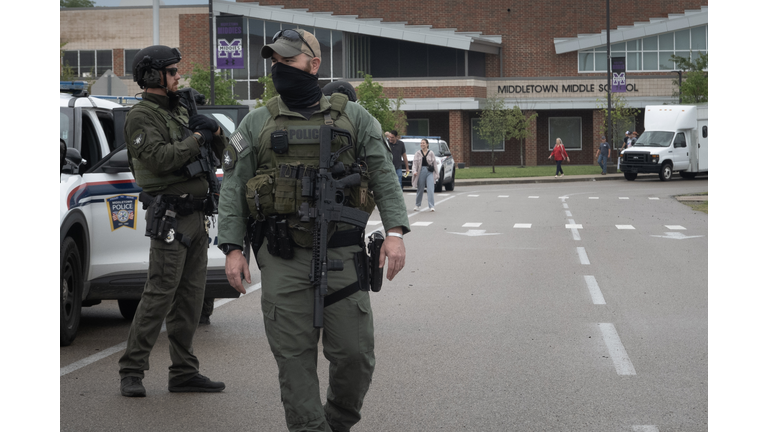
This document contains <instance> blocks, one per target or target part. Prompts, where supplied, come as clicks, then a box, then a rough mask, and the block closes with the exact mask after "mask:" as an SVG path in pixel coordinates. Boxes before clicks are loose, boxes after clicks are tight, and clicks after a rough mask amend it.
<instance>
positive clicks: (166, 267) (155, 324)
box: [119, 211, 208, 385]
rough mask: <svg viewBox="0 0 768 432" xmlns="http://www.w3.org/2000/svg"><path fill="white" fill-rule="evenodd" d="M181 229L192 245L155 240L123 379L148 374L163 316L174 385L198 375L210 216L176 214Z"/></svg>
mask: <svg viewBox="0 0 768 432" xmlns="http://www.w3.org/2000/svg"><path fill="white" fill-rule="evenodd" d="M176 220H177V223H178V227H177V229H176V231H177V232H180V233H182V234H183V235H184V236H185V237H189V238H190V240H191V241H192V243H191V244H190V246H189V247H188V248H187V247H186V246H184V245H183V244H181V242H179V241H178V240H174V241H173V242H172V243H170V244H168V243H166V242H165V241H164V240H151V245H150V248H149V271H148V273H147V283H146V285H144V292H143V293H142V294H141V301H140V302H139V306H138V308H137V309H136V315H135V316H134V317H133V323H131V330H130V332H129V334H128V346H127V348H126V350H125V354H123V356H122V357H121V358H120V362H119V365H120V378H125V377H127V376H136V377H139V378H143V377H144V371H145V370H148V369H149V353H150V351H152V347H153V346H154V345H155V342H156V341H157V337H158V335H159V334H160V330H161V328H162V325H163V320H165V322H166V329H167V331H168V341H169V342H170V347H169V348H170V352H171V363H172V364H171V366H170V367H169V368H168V369H169V372H168V383H169V385H176V384H181V383H183V382H184V381H186V380H188V379H190V378H192V377H193V376H195V374H197V373H198V367H199V363H198V361H197V357H195V355H194V354H193V352H192V339H193V337H194V336H195V330H197V326H198V323H199V321H200V310H201V309H202V307H203V296H204V295H205V279H206V270H207V266H208V233H207V232H206V230H205V216H204V215H203V213H202V212H199V211H198V212H194V213H193V214H191V215H188V216H179V215H177V216H176Z"/></svg>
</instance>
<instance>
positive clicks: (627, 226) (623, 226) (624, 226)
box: [616, 225, 635, 230]
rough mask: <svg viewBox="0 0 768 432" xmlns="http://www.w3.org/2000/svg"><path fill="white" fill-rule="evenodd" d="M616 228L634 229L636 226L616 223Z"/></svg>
mask: <svg viewBox="0 0 768 432" xmlns="http://www.w3.org/2000/svg"><path fill="white" fill-rule="evenodd" d="M616 228H617V229H620V230H633V229H635V227H633V226H632V225H616Z"/></svg>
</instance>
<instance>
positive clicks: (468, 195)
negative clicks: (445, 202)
mask: <svg viewBox="0 0 768 432" xmlns="http://www.w3.org/2000/svg"><path fill="white" fill-rule="evenodd" d="M467 196H468V197H479V196H480V195H467Z"/></svg>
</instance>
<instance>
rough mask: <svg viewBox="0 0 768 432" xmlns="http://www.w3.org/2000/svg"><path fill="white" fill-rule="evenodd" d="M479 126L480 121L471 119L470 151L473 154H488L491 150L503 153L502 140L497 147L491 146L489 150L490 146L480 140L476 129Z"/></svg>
mask: <svg viewBox="0 0 768 432" xmlns="http://www.w3.org/2000/svg"><path fill="white" fill-rule="evenodd" d="M479 125H480V119H479V118H473V119H472V151H473V152H489V151H491V150H493V151H495V152H496V151H504V144H505V143H504V140H502V141H501V142H500V143H498V144H497V145H495V146H493V149H491V144H490V143H489V142H488V141H486V140H484V139H482V138H480V134H479V133H478V132H477V127H478V126H479Z"/></svg>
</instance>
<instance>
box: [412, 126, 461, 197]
mask: <svg viewBox="0 0 768 432" xmlns="http://www.w3.org/2000/svg"><path fill="white" fill-rule="evenodd" d="M424 138H426V139H427V140H428V141H429V149H430V150H432V152H433V153H434V154H435V157H436V158H437V172H436V173H435V175H438V176H439V177H438V180H437V183H435V192H442V191H443V187H445V190H447V191H452V190H453V188H454V187H455V186H456V164H455V163H454V161H453V156H451V150H450V149H449V148H448V143H446V142H445V141H444V140H442V139H440V137H434V136H410V135H409V136H403V137H402V138H401V140H402V141H403V143H404V144H405V152H406V153H407V154H408V168H409V169H411V170H413V157H414V155H415V154H416V152H417V151H421V140H422V139H424ZM412 178H413V175H409V176H408V177H405V178H404V179H403V186H414V187H415V185H412V184H411V179H412Z"/></svg>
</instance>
